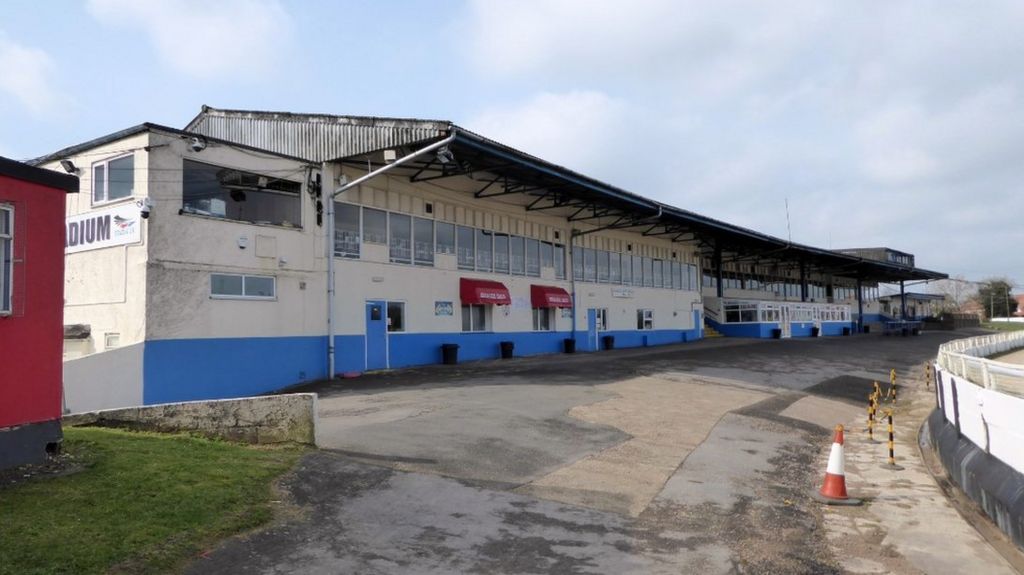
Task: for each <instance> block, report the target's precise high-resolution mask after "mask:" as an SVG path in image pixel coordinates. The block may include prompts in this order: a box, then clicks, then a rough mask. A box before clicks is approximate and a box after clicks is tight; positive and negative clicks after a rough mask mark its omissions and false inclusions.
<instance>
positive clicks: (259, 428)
mask: <svg viewBox="0 0 1024 575" xmlns="http://www.w3.org/2000/svg"><path fill="white" fill-rule="evenodd" d="M318 418H319V416H318V413H317V395H316V394H315V393H292V394H285V395H267V396H258V397H243V398H236V399H217V400H208V401H184V402H178V403H162V404H157V405H145V406H138V407H125V408H119V409H104V410H100V411H90V412H84V413H76V414H70V415H65V416H64V417H63V419H62V424H63V425H65V426H69V427H76V426H100V427H118V428H125V429H134V430H140V431H157V432H189V433H195V434H197V435H201V436H203V437H208V438H212V439H226V440H229V441H238V442H242V443H251V444H274V443H298V444H301V445H313V446H315V445H317V439H318V437H317V433H318V431H317V430H318V428H319V425H318V421H319V420H318Z"/></svg>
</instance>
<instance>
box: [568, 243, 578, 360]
mask: <svg viewBox="0 0 1024 575" xmlns="http://www.w3.org/2000/svg"><path fill="white" fill-rule="evenodd" d="M575 241H576V230H569V265H568V266H566V267H567V268H568V272H569V278H570V280H569V285H570V286H571V287H570V288H569V289H571V290H572V339H573V341H576V308H577V307H579V302H578V301H576V268H575V267H574V266H573V262H574V260H573V258H575V257H576V255H575V253H574V252H575V251H576V250H574V249H573V243H574V242H575Z"/></svg>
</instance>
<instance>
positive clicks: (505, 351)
mask: <svg viewBox="0 0 1024 575" xmlns="http://www.w3.org/2000/svg"><path fill="white" fill-rule="evenodd" d="M498 345H499V346H501V359H512V353H513V352H514V351H515V349H516V344H515V342H511V341H503V342H500V343H498Z"/></svg>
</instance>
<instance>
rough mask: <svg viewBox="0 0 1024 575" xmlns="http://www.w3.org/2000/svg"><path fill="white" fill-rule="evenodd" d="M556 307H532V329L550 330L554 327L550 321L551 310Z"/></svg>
mask: <svg viewBox="0 0 1024 575" xmlns="http://www.w3.org/2000/svg"><path fill="white" fill-rule="evenodd" d="M554 309H557V308H550V307H535V308H533V331H551V330H552V329H554V327H553V325H554V322H553V321H552V317H553V315H554V314H553V313H552V310H554Z"/></svg>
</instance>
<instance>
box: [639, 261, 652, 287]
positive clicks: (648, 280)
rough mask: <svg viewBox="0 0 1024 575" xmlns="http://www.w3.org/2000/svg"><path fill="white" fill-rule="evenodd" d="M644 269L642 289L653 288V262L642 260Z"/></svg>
mask: <svg viewBox="0 0 1024 575" xmlns="http://www.w3.org/2000/svg"><path fill="white" fill-rule="evenodd" d="M641 261H642V262H643V267H644V287H654V260H652V259H651V258H642V260H641Z"/></svg>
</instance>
